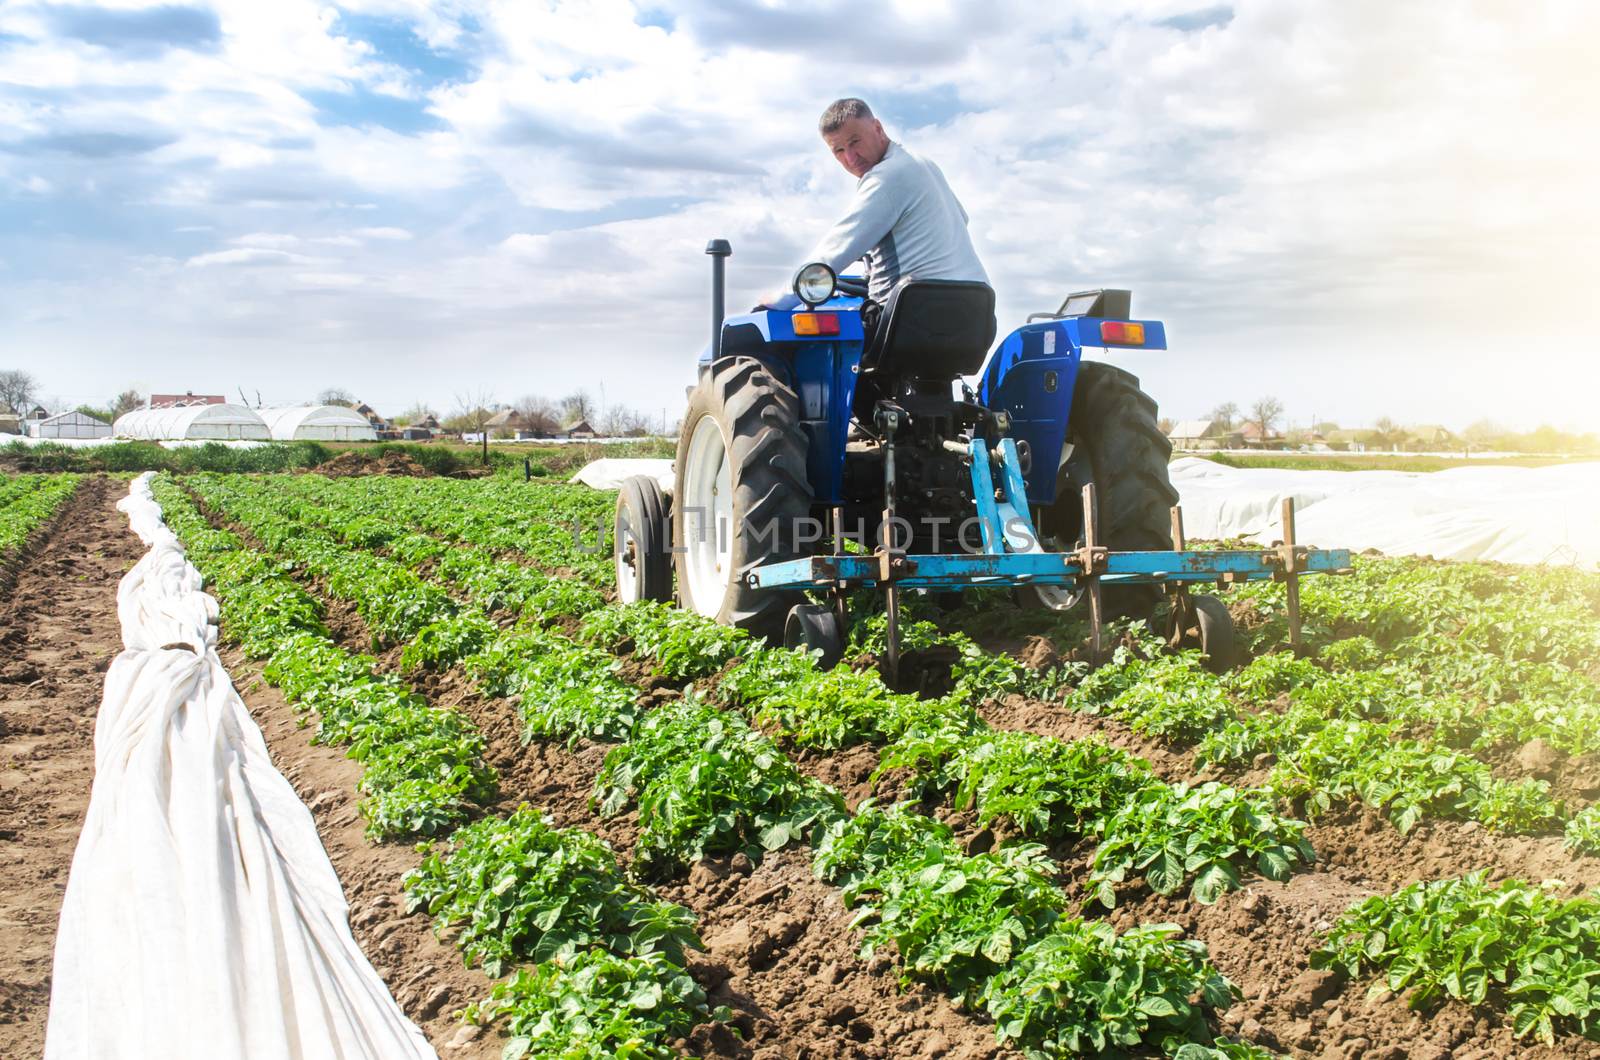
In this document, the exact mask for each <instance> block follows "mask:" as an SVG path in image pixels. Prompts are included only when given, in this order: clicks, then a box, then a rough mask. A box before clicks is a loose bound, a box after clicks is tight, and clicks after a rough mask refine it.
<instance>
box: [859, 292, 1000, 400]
mask: <svg viewBox="0 0 1600 1060" xmlns="http://www.w3.org/2000/svg"><path fill="white" fill-rule="evenodd" d="M881 319H882V321H883V322H882V323H881V324H879V325H878V329H877V332H876V333H875V334H874V335H873V336H872V337H871V338H870V339H869V340H868V344H867V348H866V349H865V350H864V351H863V352H862V355H861V370H862V371H863V372H872V373H875V374H877V375H880V376H885V377H889V378H900V377H906V376H910V377H915V378H918V379H954V378H955V377H956V376H961V375H972V374H974V373H975V372H977V371H978V369H979V368H982V367H983V359H984V357H985V356H986V355H987V354H988V352H989V344H990V343H992V342H994V331H995V321H994V288H992V287H990V286H989V285H988V284H986V283H976V282H974V281H971V280H903V281H901V282H900V283H899V284H898V285H896V287H895V288H894V290H892V291H890V292H889V298H888V301H887V302H885V303H884V307H883V314H882V318H881Z"/></svg>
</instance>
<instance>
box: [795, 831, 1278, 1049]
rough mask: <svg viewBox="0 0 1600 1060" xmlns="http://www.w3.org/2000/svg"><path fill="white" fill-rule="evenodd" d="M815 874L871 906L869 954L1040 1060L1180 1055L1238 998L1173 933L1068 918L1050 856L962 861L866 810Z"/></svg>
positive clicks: (825, 852)
mask: <svg viewBox="0 0 1600 1060" xmlns="http://www.w3.org/2000/svg"><path fill="white" fill-rule="evenodd" d="M813 864H814V867H815V869H816V872H817V875H818V876H819V877H821V878H822V879H824V880H829V881H832V882H836V883H843V884H844V885H845V901H846V903H847V904H852V905H854V904H860V905H861V906H862V907H863V908H862V911H861V913H860V914H859V915H858V916H857V921H856V922H857V923H858V924H863V925H865V926H866V941H865V944H864V946H863V953H864V954H871V953H872V952H874V951H875V950H878V949H880V948H882V947H884V946H885V945H886V944H888V943H893V944H894V952H895V953H896V954H898V955H899V958H900V961H901V969H902V977H903V978H905V979H913V978H916V979H926V980H930V981H932V982H935V983H938V984H940V985H942V986H944V987H946V988H947V989H949V990H951V991H952V992H954V993H955V994H957V995H959V996H960V997H962V998H963V999H964V1000H965V1001H966V1002H968V1003H970V1004H973V1005H975V1006H982V1007H983V1008H985V1009H987V1010H988V1012H989V1015H990V1016H991V1017H992V1018H993V1019H994V1021H995V1030H996V1034H997V1035H998V1036H999V1038H1000V1039H1001V1041H1014V1042H1015V1043H1016V1044H1017V1045H1019V1046H1021V1048H1022V1049H1023V1051H1024V1052H1025V1053H1027V1054H1028V1055H1029V1056H1031V1057H1059V1056H1065V1055H1124V1054H1125V1053H1126V1052H1127V1051H1129V1050H1133V1049H1137V1048H1139V1047H1141V1046H1145V1047H1148V1046H1151V1045H1155V1044H1157V1043H1159V1044H1160V1045H1161V1046H1162V1047H1163V1048H1164V1049H1168V1050H1171V1049H1176V1048H1178V1047H1179V1046H1180V1044H1181V1043H1183V1042H1185V1041H1188V1040H1191V1039H1194V1038H1200V1039H1201V1040H1205V1039H1208V1038H1209V1037H1210V1036H1209V1035H1208V1034H1207V1033H1206V1030H1207V1025H1206V1019H1205V1013H1206V1011H1207V1010H1209V1009H1221V1008H1226V1007H1227V1006H1228V1005H1230V1004H1232V1002H1233V999H1234V998H1235V997H1236V996H1237V993H1236V991H1234V989H1233V987H1232V986H1231V985H1230V984H1229V983H1228V982H1227V980H1225V979H1224V978H1223V977H1222V976H1221V975H1220V974H1219V973H1218V972H1217V971H1216V969H1215V968H1213V967H1212V966H1211V964H1210V962H1209V961H1208V959H1207V954H1206V948H1205V946H1204V944H1202V943H1200V942H1196V941H1184V940H1179V939H1178V937H1177V936H1178V935H1179V931H1178V929H1177V928H1175V927H1172V926H1171V925H1155V926H1147V927H1141V928H1137V929H1134V930H1133V931H1129V932H1127V933H1126V934H1123V935H1121V936H1119V935H1117V934H1116V932H1115V931H1114V930H1112V928H1111V926H1110V925H1109V924H1106V923H1104V922H1100V921H1085V920H1081V919H1079V918H1077V917H1074V916H1070V915H1068V913H1067V910H1066V900H1065V896H1064V895H1063V893H1062V892H1061V890H1060V888H1059V887H1057V886H1056V884H1055V881H1054V878H1053V871H1054V864H1053V863H1052V862H1051V861H1050V859H1049V858H1048V857H1047V856H1046V855H1045V853H1044V849H1043V848H1042V847H1038V846H1033V845H1023V846H1008V847H1002V848H1000V849H999V850H996V851H992V852H989V853H984V854H976V855H966V854H963V853H961V852H960V850H958V849H957V848H956V846H955V843H954V840H953V838H952V836H951V833H950V830H949V829H948V828H946V827H945V826H944V825H941V824H939V823H938V822H935V821H932V820H930V819H928V818H925V817H920V816H919V815H917V814H915V813H912V812H910V811H909V810H908V809H907V808H906V807H904V806H896V807H893V808H890V809H881V808H879V807H877V806H875V805H872V804H870V803H869V804H867V805H865V806H863V808H862V810H861V812H860V813H859V814H858V815H857V816H856V817H854V818H852V819H850V820H848V821H842V822H839V823H836V824H835V825H833V826H832V827H830V828H829V829H828V830H827V831H826V832H825V833H824V834H823V836H822V839H821V841H820V842H819V843H818V846H817V853H816V856H815V859H814V862H813ZM1201 1055H1206V1054H1201ZM1218 1055H1222V1054H1218ZM1237 1055H1246V1056H1248V1055H1251V1054H1247V1053H1246V1054H1237ZM1256 1055H1259V1054H1256Z"/></svg>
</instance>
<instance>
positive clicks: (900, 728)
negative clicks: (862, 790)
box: [583, 603, 1314, 906]
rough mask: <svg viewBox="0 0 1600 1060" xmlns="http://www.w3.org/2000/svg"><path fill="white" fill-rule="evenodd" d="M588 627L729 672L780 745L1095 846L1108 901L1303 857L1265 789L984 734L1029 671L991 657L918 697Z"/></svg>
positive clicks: (661, 632)
mask: <svg viewBox="0 0 1600 1060" xmlns="http://www.w3.org/2000/svg"><path fill="white" fill-rule="evenodd" d="M874 627H876V629H874ZM583 632H584V635H585V636H586V637H588V638H589V639H590V640H591V641H593V642H594V643H595V644H596V645H597V646H600V647H603V648H606V649H610V650H617V649H621V648H624V647H628V648H631V650H632V651H633V652H634V653H635V654H636V655H639V656H641V657H643V658H645V659H649V660H651V661H655V660H657V659H668V660H671V662H670V669H669V670H668V671H666V673H667V676H671V677H673V678H674V679H683V678H692V677H697V676H701V677H703V676H709V675H711V674H713V673H717V672H718V671H720V670H723V668H724V667H727V669H726V672H724V673H722V674H721V676H720V679H719V680H718V681H717V683H716V686H715V691H714V694H715V695H716V696H717V697H718V698H719V699H720V700H721V701H722V702H724V703H726V704H728V705H729V706H731V707H734V708H736V709H738V710H739V711H741V712H742V713H744V714H746V715H747V716H749V717H750V718H751V719H752V720H753V721H755V722H756V724H758V725H759V726H761V727H762V728H763V729H765V730H766V731H768V732H771V733H773V734H774V735H775V736H777V737H778V738H779V739H780V740H781V741H782V742H784V743H785V744H787V745H789V746H792V747H795V748H797V749H819V750H826V751H835V750H840V749H843V748H846V747H849V746H853V745H856V744H863V743H865V744H874V745H879V746H881V747H882V751H881V757H880V764H879V767H878V770H877V775H879V776H881V775H883V774H886V773H889V772H890V771H896V770H899V771H904V772H905V773H906V774H908V777H909V780H908V789H909V794H911V795H914V796H940V797H946V796H948V797H950V798H951V799H952V800H953V802H954V805H955V807H956V808H958V809H966V808H969V807H970V808H972V809H974V810H975V811H976V813H977V817H978V823H979V824H980V825H983V826H987V825H989V824H992V823H993V822H995V821H996V820H997V819H999V818H1005V819H1007V820H1008V821H1010V822H1011V824H1012V826H1013V827H1014V828H1015V830H1016V831H1017V832H1018V833H1020V834H1021V835H1022V836H1023V837H1025V838H1028V839H1051V840H1058V839H1085V840H1092V841H1094V842H1095V843H1096V844H1097V846H1096V850H1095V853H1094V855H1093V857H1092V860H1091V870H1092V872H1091V877H1090V882H1091V885H1092V888H1093V894H1094V896H1095V897H1096V898H1097V899H1098V900H1099V901H1101V902H1102V903H1104V904H1105V905H1107V906H1112V905H1114V904H1115V902H1116V885H1117V884H1119V883H1123V882H1125V881H1135V880H1137V881H1142V882H1143V883H1144V884H1145V885H1146V886H1148V887H1149V888H1150V889H1151V890H1153V891H1155V892H1157V893H1160V894H1171V893H1174V892H1176V891H1178V890H1180V889H1182V888H1183V887H1184V886H1186V885H1187V886H1188V887H1189V893H1190V894H1191V895H1192V896H1193V897H1194V898H1195V899H1196V900H1198V901H1201V902H1205V903H1210V902H1214V901H1215V900H1216V899H1217V897H1218V896H1219V895H1221V894H1222V893H1224V892H1225V891H1228V890H1232V889H1235V888H1237V887H1239V886H1240V874H1239V873H1240V868H1241V867H1242V866H1253V867H1254V868H1255V869H1256V870H1257V871H1259V872H1260V873H1261V874H1262V875H1264V876H1267V877H1268V878H1270V879H1277V880H1282V879H1286V878H1287V877H1288V875H1289V873H1290V872H1291V870H1292V869H1293V867H1294V866H1295V865H1297V864H1299V865H1307V864H1310V863H1311V862H1312V861H1313V860H1314V854H1313V853H1312V850H1311V847H1310V845H1309V844H1308V843H1306V841H1305V838H1304V835H1303V833H1304V829H1305V825H1304V824H1303V823H1302V822H1300V821H1296V820H1292V819H1290V818H1286V817H1282V816H1280V815H1279V814H1277V813H1276V812H1274V811H1273V809H1272V807H1271V805H1270V799H1269V798H1267V797H1266V796H1264V795H1263V794H1262V793H1259V792H1253V791H1236V790H1234V789H1232V788H1229V787H1226V786H1224V785H1219V784H1203V785H1200V786H1198V787H1194V788H1190V787H1188V786H1187V785H1171V784H1168V783H1166V782H1165V781H1163V780H1161V779H1160V778H1159V777H1157V776H1156V775H1155V774H1154V772H1153V771H1152V770H1151V768H1150V766H1149V764H1148V763H1147V762H1145V761H1144V760H1143V759H1140V758H1138V757H1136V756H1133V755H1129V754H1127V753H1126V752H1123V751H1121V750H1118V749H1117V748H1114V747H1111V746H1109V745H1108V744H1105V743H1103V742H1101V741H1099V740H1093V739H1089V740H1075V741H1061V740H1058V739H1055V738H1053V737H1048V736H1040V735H1037V734H1034V733H1027V732H1011V731H997V730H995V729H993V728H991V727H990V726H988V725H987V724H986V723H984V722H983V720H982V719H981V718H979V717H978V715H977V712H976V711H975V710H974V704H975V703H976V702H978V701H979V700H981V699H982V698H983V697H984V696H985V695H988V694H992V690H993V689H994V688H995V687H997V686H998V687H1007V686H1009V685H1012V684H1020V683H1022V682H1024V681H1025V680H1026V677H1025V676H1024V675H1022V673H1021V672H1020V670H1021V668H1020V667H1018V666H1017V665H1016V664H1014V663H1010V662H1008V661H1006V660H1003V659H999V658H998V657H995V656H991V655H988V654H987V653H982V652H974V653H972V654H971V655H969V656H962V657H960V658H958V661H957V662H956V664H955V666H954V677H955V687H954V689H953V691H952V692H951V693H950V694H949V695H947V696H943V697H940V698H937V699H922V698H920V697H918V696H915V695H911V694H907V693H897V692H894V691H892V690H891V689H889V688H888V686H886V685H885V684H884V683H883V681H882V679H881V678H880V677H879V676H878V675H877V673H876V672H873V671H870V670H864V671H857V670H853V669H851V668H849V667H848V666H843V665H841V666H838V667H835V668H833V669H832V670H819V669H817V668H816V666H815V665H814V660H813V659H812V658H811V657H810V656H808V655H806V654H805V653H803V652H795V651H783V650H781V649H772V648H760V647H757V646H756V645H755V644H753V643H751V642H750V641H749V640H748V639H747V638H744V637H743V635H742V634H738V633H735V632H733V631H730V630H727V629H725V628H724V627H721V626H718V625H716V624H715V623H712V622H710V621H707V620H705V619H702V618H700V617H699V616H696V615H692V614H688V613H686V612H682V611H677V610H674V609H672V608H669V607H666V606H664V605H661V604H653V603H639V604H632V605H629V606H627V607H611V608H607V609H605V610H603V611H599V612H596V613H594V614H591V615H589V616H587V617H586V618H585V619H584V623H583ZM874 632H878V634H879V635H881V625H880V624H876V623H868V624H867V628H866V630H865V631H863V632H862V634H861V638H860V641H861V643H869V644H870V643H871V641H872V639H873V636H874ZM697 639H698V643H696V640H697ZM668 646H670V648H671V653H670V654H668V652H667V651H666V650H664V649H665V648H666V647H668ZM689 660H694V661H693V662H692V663H690V662H689ZM730 663H733V664H734V665H732V666H731V667H730V666H729V665H728V664H730ZM658 665H660V664H659V663H658ZM875 779H876V777H875Z"/></svg>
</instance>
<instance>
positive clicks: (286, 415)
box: [255, 405, 378, 442]
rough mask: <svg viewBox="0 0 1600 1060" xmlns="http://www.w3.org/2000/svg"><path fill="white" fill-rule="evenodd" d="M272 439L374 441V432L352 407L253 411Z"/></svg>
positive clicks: (329, 406) (376, 438) (284, 440)
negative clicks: (265, 426)
mask: <svg viewBox="0 0 1600 1060" xmlns="http://www.w3.org/2000/svg"><path fill="white" fill-rule="evenodd" d="M255 413H256V415H258V416H260V417H261V420H262V422H263V423H265V424H266V425H267V430H268V431H270V432H271V434H272V437H273V438H275V439H277V440H278V441H280V442H293V441H317V442H375V441H377V440H378V432H377V431H376V430H374V429H373V427H372V423H371V422H370V421H368V419H367V418H366V417H365V416H363V415H361V413H359V412H357V411H356V410H355V409H353V408H349V407H347V406H344V405H296V406H293V407H289V408H276V409H256V410H255Z"/></svg>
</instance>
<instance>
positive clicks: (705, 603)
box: [676, 416, 733, 618]
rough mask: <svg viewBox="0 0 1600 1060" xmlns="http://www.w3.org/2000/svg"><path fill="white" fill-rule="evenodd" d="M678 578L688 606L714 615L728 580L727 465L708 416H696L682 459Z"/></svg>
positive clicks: (730, 492)
mask: <svg viewBox="0 0 1600 1060" xmlns="http://www.w3.org/2000/svg"><path fill="white" fill-rule="evenodd" d="M676 503H681V504H682V505H683V540H682V541H681V542H679V544H680V545H681V546H682V548H683V550H684V557H683V558H684V564H683V566H684V572H685V574H686V575H687V577H686V578H685V579H684V581H685V588H686V590H687V592H686V595H687V596H688V604H689V607H690V609H691V610H693V611H696V612H698V613H699V614H702V615H705V616H706V617H707V618H716V617H717V613H718V612H720V611H721V610H722V601H723V598H724V597H725V596H726V595H727V593H728V586H729V584H730V583H731V581H732V579H733V469H732V467H731V466H730V464H729V461H728V443H727V441H726V440H725V439H724V438H723V437H722V428H721V427H719V426H718V425H717V421H716V419H715V418H714V417H712V416H702V417H700V420H699V422H697V423H696V424H695V425H694V433H692V434H691V435H690V436H689V452H688V454H687V455H686V457H685V459H684V468H683V496H682V498H680V499H679V500H678V501H677V502H676Z"/></svg>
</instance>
